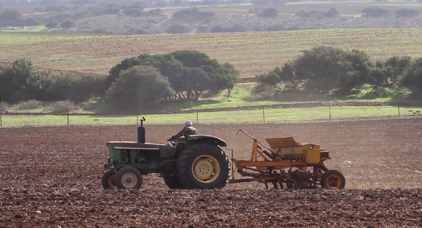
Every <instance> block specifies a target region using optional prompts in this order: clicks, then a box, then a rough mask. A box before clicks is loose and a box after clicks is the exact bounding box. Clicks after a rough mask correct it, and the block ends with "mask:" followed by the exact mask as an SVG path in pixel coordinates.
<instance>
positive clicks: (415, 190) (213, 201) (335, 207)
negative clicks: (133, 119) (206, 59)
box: [0, 118, 422, 227]
mask: <svg viewBox="0 0 422 228" xmlns="http://www.w3.org/2000/svg"><path fill="white" fill-rule="evenodd" d="M196 127H197V128H198V130H199V131H200V133H201V134H212V135H218V136H220V137H221V138H223V139H225V140H226V141H227V143H228V145H229V146H228V147H229V148H232V149H234V151H235V154H234V155H235V157H237V158H244V159H245V158H247V156H248V155H249V154H250V148H251V146H252V141H251V140H250V139H249V138H247V137H246V136H244V135H238V136H235V135H234V134H233V133H235V132H236V130H237V129H238V128H242V129H244V130H246V131H248V132H249V133H250V134H252V135H254V136H256V137H257V138H258V139H259V140H262V141H263V142H265V141H264V138H265V137H283V136H294V137H295V139H296V140H297V141H300V142H305V141H306V142H313V143H318V144H320V145H322V147H323V148H325V149H327V150H328V151H330V156H331V157H332V160H330V161H328V162H327V163H326V165H327V166H328V167H329V168H330V169H336V170H339V171H341V172H342V173H343V174H344V175H345V177H346V189H345V190H340V191H329V190H297V191H286V190H265V189H264V186H263V185H261V184H255V183H252V184H247V183H245V184H229V185H228V186H227V187H226V188H224V189H222V190H207V191H200V190H195V191H188V190H170V189H168V188H167V187H166V186H165V184H164V182H163V181H162V179H161V178H159V177H157V176H156V175H147V176H144V183H143V186H142V189H141V190H140V191H122V190H120V191H118V190H115V191H114V190H113V191H105V190H103V189H102V187H101V183H100V181H101V177H102V174H103V172H104V171H103V169H102V164H103V162H104V161H105V159H104V158H105V154H106V151H107V149H106V146H105V143H106V142H107V141H110V140H119V139H122V140H136V129H135V128H134V127H133V126H107V127H104V126H98V127H76V126H70V127H40V128H11V129H0V161H1V162H0V180H1V185H0V227H96V226H97V227H117V226H124V227H286V226H294V227H300V226H326V227H351V226H355V227H361V226H365V227H368V226H374V227H378V226H391V227H403V226H422V219H421V218H422V181H421V180H422V165H421V163H420V161H421V158H422V153H421V148H422V136H421V132H422V130H420V129H422V119H415V118H413V119H387V120H368V121H358V122H356V121H344V122H329V123H328V122H327V123H308V124H268V125H263V124H255V125H252V124H251V125H240V124H238V125H235V124H233V125H197V126H196ZM179 128H180V126H176V125H148V124H147V126H146V131H147V141H148V142H156V143H164V141H165V139H166V138H168V137H169V136H171V135H172V134H174V133H175V132H177V131H178V130H179ZM229 156H230V154H229Z"/></svg>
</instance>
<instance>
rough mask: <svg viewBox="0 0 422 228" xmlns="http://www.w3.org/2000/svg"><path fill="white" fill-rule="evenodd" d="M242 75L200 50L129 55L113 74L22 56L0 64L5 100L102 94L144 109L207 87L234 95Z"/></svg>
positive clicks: (1, 96) (85, 97) (187, 97)
mask: <svg viewBox="0 0 422 228" xmlns="http://www.w3.org/2000/svg"><path fill="white" fill-rule="evenodd" d="M238 77H239V72H238V71H237V70H236V69H235V67H234V66H233V65H232V64H230V63H219V62H218V61H217V60H215V59H212V58H210V57H209V56H208V55H206V54H205V53H202V52H199V51H176V52H172V53H167V54H157V55H149V54H142V55H139V56H137V57H131V58H127V59H125V60H123V61H121V63H119V64H117V65H116V66H114V67H112V68H111V70H110V71H109V75H108V77H104V76H96V75H90V74H86V75H82V76H79V77H78V76H74V75H71V74H67V73H54V72H51V71H42V70H36V68H35V67H34V66H33V64H32V62H31V61H30V60H26V59H18V60H16V61H14V62H13V63H12V64H11V65H10V66H8V67H0V102H1V101H4V102H7V103H9V104H14V103H18V102H21V101H26V100H40V101H61V100H70V101H74V102H76V103H79V102H83V101H87V100H89V99H92V98H96V97H100V98H103V99H104V100H105V101H107V102H109V103H112V104H114V105H115V106H116V107H118V108H122V109H136V110H139V109H141V108H142V107H145V106H148V107H150V105H151V104H155V103H157V102H162V101H175V100H182V101H186V100H190V101H197V100H198V99H199V97H200V96H201V94H203V92H204V91H213V92H218V91H221V90H226V91H227V95H228V96H230V92H231V90H232V89H233V87H234V85H235V83H236V82H237V81H238Z"/></svg>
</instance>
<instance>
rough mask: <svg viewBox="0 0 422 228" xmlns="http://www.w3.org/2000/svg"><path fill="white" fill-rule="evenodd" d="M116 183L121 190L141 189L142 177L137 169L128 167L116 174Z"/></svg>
mask: <svg viewBox="0 0 422 228" xmlns="http://www.w3.org/2000/svg"><path fill="white" fill-rule="evenodd" d="M114 182H115V183H116V186H117V188H119V189H140V188H141V185H142V175H141V173H140V172H139V171H138V170H137V169H136V168H134V167H131V166H127V167H124V168H122V169H120V170H119V171H118V172H117V173H116V177H115V178H114Z"/></svg>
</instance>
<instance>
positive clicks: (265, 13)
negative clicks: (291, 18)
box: [258, 8, 278, 18]
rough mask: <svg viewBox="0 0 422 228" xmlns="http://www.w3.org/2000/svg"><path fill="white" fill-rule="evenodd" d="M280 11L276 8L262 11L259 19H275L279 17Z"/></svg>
mask: <svg viewBox="0 0 422 228" xmlns="http://www.w3.org/2000/svg"><path fill="white" fill-rule="evenodd" d="M277 15H278V11H277V10H276V9H274V8H268V9H262V10H261V12H260V13H259V14H258V16H259V17H266V18H274V17H277Z"/></svg>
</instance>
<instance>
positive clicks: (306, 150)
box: [229, 129, 346, 189]
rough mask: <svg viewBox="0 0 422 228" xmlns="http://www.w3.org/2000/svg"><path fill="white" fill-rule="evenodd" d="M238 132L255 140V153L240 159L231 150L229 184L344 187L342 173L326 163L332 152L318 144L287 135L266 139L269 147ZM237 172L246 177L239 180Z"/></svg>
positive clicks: (296, 187) (277, 186)
mask: <svg viewBox="0 0 422 228" xmlns="http://www.w3.org/2000/svg"><path fill="white" fill-rule="evenodd" d="M239 132H243V133H245V134H246V135H247V136H248V137H250V138H251V139H253V146H252V154H251V157H250V159H249V160H237V159H234V158H233V151H232V159H231V160H232V162H233V166H234V167H233V169H232V175H231V179H230V180H229V183H241V182H251V181H259V182H263V183H264V184H265V187H266V188H267V189H268V183H272V184H273V185H274V188H282V189H284V188H285V189H300V188H317V187H318V186H321V187H322V188H328V189H343V188H344V187H345V184H346V181H345V178H344V176H343V174H342V173H340V172H339V171H336V170H329V169H328V168H327V167H326V166H325V165H324V162H325V161H326V160H327V159H330V157H329V152H328V151H326V150H323V149H321V148H320V146H319V145H316V144H310V143H299V142H296V141H295V140H294V138H293V137H286V138H266V141H267V143H268V144H269V146H270V147H267V146H266V145H264V144H262V143H261V142H259V141H258V140H257V139H256V138H254V137H253V136H251V135H250V134H248V133H247V132H245V131H244V130H242V129H239V130H238V131H237V133H236V135H237V134H238V133H239ZM234 172H237V173H239V174H240V175H241V176H243V177H246V178H243V179H236V178H235V175H234Z"/></svg>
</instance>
